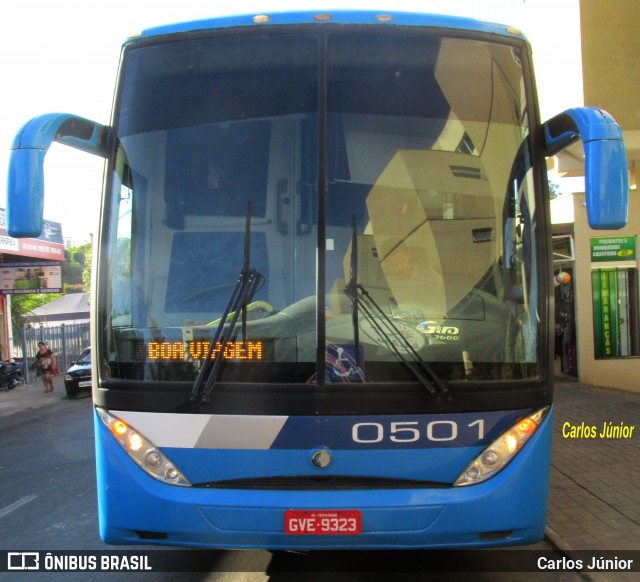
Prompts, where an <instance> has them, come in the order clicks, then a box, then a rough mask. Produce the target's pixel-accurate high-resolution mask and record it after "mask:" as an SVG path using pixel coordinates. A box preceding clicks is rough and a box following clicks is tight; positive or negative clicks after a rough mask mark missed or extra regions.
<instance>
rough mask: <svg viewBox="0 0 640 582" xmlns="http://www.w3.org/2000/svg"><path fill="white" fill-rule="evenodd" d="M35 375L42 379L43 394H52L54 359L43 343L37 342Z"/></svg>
mask: <svg viewBox="0 0 640 582" xmlns="http://www.w3.org/2000/svg"><path fill="white" fill-rule="evenodd" d="M36 369H37V375H38V376H40V377H41V378H42V385H43V386H44V391H45V392H53V374H54V371H55V369H56V357H55V356H54V355H53V352H52V351H51V350H50V349H49V348H48V347H47V344H45V343H44V342H38V353H37V354H36Z"/></svg>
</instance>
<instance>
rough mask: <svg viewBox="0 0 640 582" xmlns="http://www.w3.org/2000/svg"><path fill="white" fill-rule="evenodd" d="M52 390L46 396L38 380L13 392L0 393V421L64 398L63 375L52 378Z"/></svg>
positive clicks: (3, 391)
mask: <svg viewBox="0 0 640 582" xmlns="http://www.w3.org/2000/svg"><path fill="white" fill-rule="evenodd" d="M53 385H54V390H53V392H50V393H48V394H45V393H44V387H43V386H42V381H41V380H40V379H36V380H34V381H33V382H32V383H31V384H23V385H21V386H18V387H17V388H14V389H13V390H8V391H5V390H1V391H0V419H1V418H2V417H3V416H8V415H10V414H14V413H16V412H21V411H23V410H32V409H34V408H41V407H43V406H49V405H51V404H54V403H55V402H57V401H59V400H60V399H63V398H66V397H67V395H66V393H65V390H64V374H58V375H57V376H54V378H53Z"/></svg>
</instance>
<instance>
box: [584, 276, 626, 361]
mask: <svg viewBox="0 0 640 582" xmlns="http://www.w3.org/2000/svg"><path fill="white" fill-rule="evenodd" d="M616 282H617V272H616V271H615V270H613V269H612V270H605V269H602V270H598V271H592V272H591V283H592V286H593V334H594V337H593V339H594V344H595V357H596V358H616V357H618V356H619V355H620V353H619V342H618V334H619V333H620V330H619V319H618V301H617V286H616Z"/></svg>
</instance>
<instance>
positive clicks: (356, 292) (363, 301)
mask: <svg viewBox="0 0 640 582" xmlns="http://www.w3.org/2000/svg"><path fill="white" fill-rule="evenodd" d="M356 239H357V232H356V221H355V217H354V221H353V235H352V243H351V273H350V280H349V283H348V285H347V286H346V287H345V289H344V292H345V293H346V295H347V296H348V297H349V298H350V299H351V316H352V320H353V335H354V343H355V347H356V355H357V356H358V359H357V360H356V361H357V362H358V366H360V363H359V353H360V345H359V344H360V332H359V327H360V326H359V319H358V318H359V312H360V311H362V313H363V314H364V315H365V317H366V318H367V320H368V321H369V323H370V324H371V326H372V327H373V328H374V330H375V331H376V333H377V334H378V336H379V337H380V339H382V340H383V341H384V342H385V344H386V345H387V347H388V348H389V349H390V351H392V352H393V353H394V354H395V356H396V357H397V358H398V360H400V362H402V364H403V365H404V366H405V367H406V368H407V369H408V370H409V371H410V372H411V373H412V374H413V375H414V376H415V377H416V378H417V379H418V380H419V381H420V383H421V384H422V385H423V386H424V387H425V388H426V389H427V390H428V391H429V393H430V394H433V395H434V396H437V395H444V396H446V397H447V400H449V401H452V400H453V398H454V393H453V389H452V388H451V387H450V386H449V385H448V384H447V383H446V382H444V381H443V380H442V378H440V377H439V376H438V375H437V374H436V373H435V372H434V371H433V369H432V368H431V366H429V364H427V362H425V361H424V360H423V359H422V358H421V357H420V354H418V352H416V350H415V349H414V347H413V346H412V345H411V342H410V341H409V340H408V339H407V338H406V337H405V336H404V335H402V333H401V332H400V330H399V329H398V328H397V326H396V324H395V323H394V322H393V319H392V318H391V317H389V316H388V315H387V314H386V313H385V312H384V310H383V309H382V308H381V307H380V306H379V305H378V304H377V303H376V301H375V300H374V299H373V297H371V295H370V294H369V292H368V291H367V290H366V289H365V288H364V286H363V285H362V284H361V283H359V282H358V258H357V243H356ZM394 340H397V343H396V341H394ZM398 343H399V344H400V345H401V346H403V347H404V349H406V350H407V351H408V352H409V353H410V354H411V355H412V356H413V358H414V359H413V360H410V359H407V358H405V357H404V355H403V354H402V351H401V350H400V348H399V347H398ZM430 380H431V381H430ZM432 383H433V384H435V386H436V387H435V388H434V387H433V386H432Z"/></svg>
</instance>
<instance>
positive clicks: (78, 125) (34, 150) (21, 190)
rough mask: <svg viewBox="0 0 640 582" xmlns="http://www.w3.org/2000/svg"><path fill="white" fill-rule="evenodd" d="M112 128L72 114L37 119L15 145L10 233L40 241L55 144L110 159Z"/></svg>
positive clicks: (10, 184)
mask: <svg viewBox="0 0 640 582" xmlns="http://www.w3.org/2000/svg"><path fill="white" fill-rule="evenodd" d="M110 134H111V131H110V128H109V127H106V126H104V125H100V124H98V123H95V122H93V121H89V120H88V119H83V118H81V117H77V116H74V115H69V114H68V113H50V114H47V115H41V116H39V117H34V118H33V119H32V120H31V121H29V122H27V123H26V124H25V125H24V126H23V127H22V129H21V130H20V131H19V132H18V134H17V135H16V137H15V139H14V141H13V145H12V146H11V158H10V160H9V171H8V177H7V205H6V211H7V232H8V233H9V235H10V236H12V237H15V238H21V237H32V238H37V237H38V236H40V234H41V233H42V219H43V211H44V157H45V155H46V153H47V151H48V150H49V147H51V144H52V143H53V142H54V141H57V142H59V143H62V144H65V145H69V146H71V147H74V148H76V149H79V150H82V151H85V152H88V153H91V154H94V155H97V156H101V157H106V154H107V147H108V144H109V136H110Z"/></svg>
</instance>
